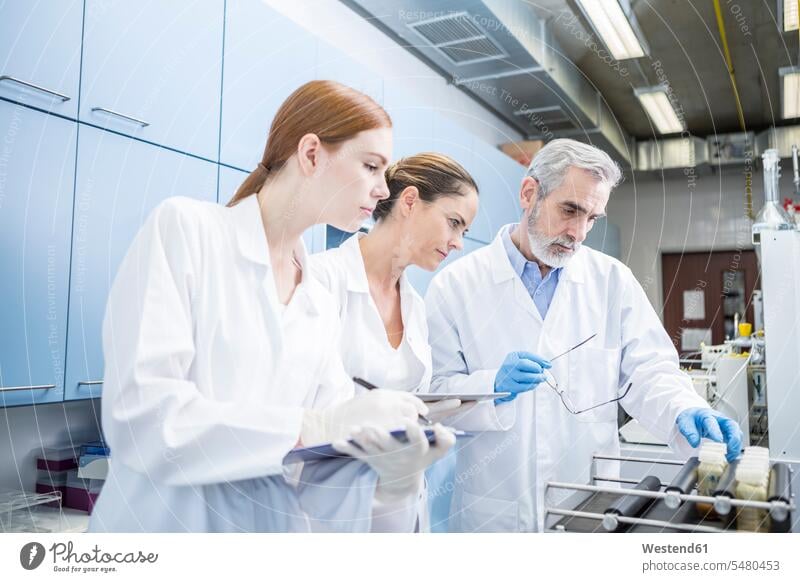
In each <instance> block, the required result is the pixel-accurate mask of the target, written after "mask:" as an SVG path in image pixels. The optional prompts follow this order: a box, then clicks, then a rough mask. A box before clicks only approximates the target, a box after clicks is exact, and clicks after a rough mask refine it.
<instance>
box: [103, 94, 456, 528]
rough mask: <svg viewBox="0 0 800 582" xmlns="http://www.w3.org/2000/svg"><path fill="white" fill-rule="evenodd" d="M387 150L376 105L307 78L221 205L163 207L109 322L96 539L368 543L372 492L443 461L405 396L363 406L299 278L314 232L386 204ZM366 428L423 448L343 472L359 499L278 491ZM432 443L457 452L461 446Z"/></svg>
mask: <svg viewBox="0 0 800 582" xmlns="http://www.w3.org/2000/svg"><path fill="white" fill-rule="evenodd" d="M391 141H392V140H391V121H390V119H389V116H388V115H387V114H386V112H385V111H384V110H383V109H382V108H381V107H380V106H379V105H378V104H377V103H375V102H374V101H373V100H372V99H370V98H369V97H367V96H365V95H363V94H361V93H359V92H357V91H355V90H353V89H350V88H348V87H345V86H343V85H340V84H338V83H334V82H330V81H313V82H310V83H307V84H305V85H303V86H302V87H300V88H299V89H297V90H296V91H295V92H294V93H293V94H292V95H291V96H290V97H289V98H288V99H287V100H286V101H285V102H284V103H283V105H282V106H281V107H280V109H279V110H278V112H277V114H276V116H275V118H274V120H273V122H272V125H271V128H270V132H269V137H268V141H267V145H266V149H265V151H264V156H263V158H262V161H261V163H260V164H259V165H258V168H257V169H256V170H255V171H254V172H253V173H251V174H250V176H249V177H248V178H247V179H246V180H245V182H244V184H242V186H241V187H240V188H239V190H238V191H237V192H236V195H235V196H234V198H233V199H232V200H231V202H230V203H229V204H228V206H227V207H223V206H219V205H216V204H210V203H204V202H198V201H195V200H192V199H188V198H171V199H169V200H167V201H165V202H164V203H162V204H161V205H160V206H159V207H158V208H156V209H155V210H154V211H153V213H152V214H151V215H150V217H149V218H148V220H147V221H146V223H145V225H144V226H143V227H142V229H141V231H140V232H139V234H138V235H137V237H136V239H135V240H134V242H133V244H132V246H131V248H130V250H129V251H128V254H127V256H126V257H125V259H124V261H123V262H122V264H121V266H120V269H119V272H118V274H117V277H116V280H115V282H114V285H113V286H112V289H111V293H110V295H109V300H108V307H107V310H106V317H105V320H104V324H103V348H104V353H105V358H106V360H105V364H106V367H105V370H106V373H105V385H104V393H103V399H102V412H103V431H104V434H105V438H106V440H107V441H108V443H109V445H110V447H111V450H112V462H111V467H110V471H109V475H108V479H107V480H106V484H105V487H104V488H103V491H102V492H101V494H100V497H99V499H98V502H97V504H96V506H95V508H94V512H93V514H92V518H91V523H90V529H91V530H93V531H242V530H244V531H251V530H255V531H293V530H305V529H308V527H309V524H311V525H312V527H313V526H314V525H315V524H320V525H321V522H319V521H315V520H314V518H315V517H318V516H319V515H322V516H324V517H325V518H326V522H325V524H324V526H323V527H325V528H326V529H351V530H352V529H356V530H359V529H360V530H364V529H369V526H370V519H371V506H372V502H373V496H378V495H381V496H383V495H387V496H389V497H392V496H396V497H398V498H400V497H404V496H410V495H411V496H413V495H416V490H413V491H412V490H410V489H409V486H408V485H407V484H406V483H407V481H408V479H405V478H406V476H407V475H406V473H408V472H409V471H412V470H416V464H423V465H427V464H428V463H430V462H431V461H432V460H433V459H435V458H438V456H440V455H441V454H443V453H441V452H440V450H439V447H431V448H430V449H429V448H428V447H427V441H425V446H424V447H423V446H422V445H419V444H418V442H419V441H420V440H424V434H423V433H422V431H421V430H420V429H419V427H418V426H417V418H418V414H420V413H422V414H424V413H426V412H427V407H425V405H424V404H423V403H422V402H421V401H420V400H419V399H418V398H415V397H413V396H411V395H410V394H403V395H402V396H403V398H400V397H399V396H401V395H400V394H398V393H393V392H390V391H377V392H374V393H367V394H359V395H356V396H354V390H353V385H352V383H351V382H350V380H349V378H348V377H347V376H346V375H345V373H344V371H343V368H342V364H341V360H340V358H339V356H338V351H337V350H335V349H331V345H333V344H334V343H335V341H336V340H337V337H338V334H337V331H338V317H337V311H336V306H335V303H334V301H333V298H332V297H331V296H330V293H329V292H327V291H326V290H325V289H324V288H322V287H321V286H320V285H319V283H318V282H316V281H315V280H314V279H313V278H311V277H308V276H306V275H307V268H306V251H305V248H304V246H303V243H302V239H301V235H302V233H303V231H305V230H306V229H307V228H309V227H310V226H312V225H314V224H317V223H328V224H332V225H334V226H336V227H338V228H340V229H344V230H355V229H357V228H358V227H359V225H360V224H361V222H362V221H363V220H364V219H365V218H366V217H367V216H368V214H369V213H370V212H372V210H373V208H374V207H375V205H376V204H377V203H378V202H379V201H380V200H383V199H385V198H386V197H387V196H389V192H388V190H387V188H386V184H385V181H384V178H383V170H384V169H385V167H386V166H387V164H388V160H389V159H390V158H391V154H392V152H391ZM367 421H369V422H370V423H371V424H373V425H374V426H375V427H376V428H374V429H373V430H374V431H375V433H376V434H378V436H381V437H383V436H386V437H388V429H394V428H397V427H399V426H404V427H407V430H408V432H409V438H410V439H411V441H412V446H405V447H403V448H400V447H397V446H395V445H394V443H397V442H398V441H395V440H394V439H391V437H388V438H389V441H392V442H391V443H389V445H387V446H386V447H384V448H385V450H381V452H382V453H383V454H382V455H380V456H381V457H382V458H381V461H384V460H387V459H388V460H395V461H397V462H395V463H392V464H391V465H390V466H388V467H385V466H383V465H382V464H381V463H380V462H378V463H377V464H373V463H372V461H371V460H370V459H367V461H368V462H369V463H370V464H371V465H372V466H373V468H375V472H372V471H369V468H368V467H366V465H362V464H360V463H352V462H350V463H347V464H343V466H342V467H341V470H339V471H336V473H337V474H338V475H340V476H342V477H343V478H344V482H345V483H347V484H348V485H352V486H350V487H341V486H340V487H319V488H317V487H314V479H315V475H307V474H306V472H305V471H304V474H303V476H302V479H303V480H302V481H301V482H300V484H299V486H297V487H292V486H290V485H288V484H287V482H286V481H285V480H284V476H283V473H284V470H285V469H284V465H283V463H282V461H283V458H284V456H285V455H286V453H287V452H289V451H290V450H291V449H292V448H294V447H295V446H297V445H298V444H299V445H304V446H306V445H313V444H316V443H320V442H327V441H334V440H340V439H343V438H345V437H347V436H348V435H349V434H350V433H351V432H352V429H353V427H354V426H357V425H361V424H363V423H365V422H367ZM437 431H438V432H437V434H441V438H442V439H443V440H442V441H441V447H440V448H441V449H443V450H446V449H447V448H448V445H452V442H453V441H454V439H453V437H452V435H449V434H447V433H446V432H444V431H443V430H442V429H441V428H439V429H437ZM357 442H360V441H357ZM317 465H320V464H317ZM322 465H325V463H323V464H322ZM398 467H400V468H404V471H405V472H399V471H398V470H397V468H398ZM409 467H410V469H409ZM325 471H327V472H328V473H331V472H332V471H331V470H330V465H328V469H324V468H323V469H321V472H325ZM376 474H377V476H378V479H377V484H376V479H375V475H376ZM294 476H295V477H296V475H294ZM317 476H318V475H317ZM404 479H405V480H404ZM404 485H405V486H404ZM309 508H314V509H313V511H310V510H309ZM309 511H310V513H309ZM365 524H366V525H365Z"/></svg>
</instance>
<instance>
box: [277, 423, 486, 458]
mask: <svg viewBox="0 0 800 582" xmlns="http://www.w3.org/2000/svg"><path fill="white" fill-rule="evenodd" d="M390 434H391V435H392V436H393V437H394V438H396V439H397V440H399V441H400V442H403V443H406V442H408V437H407V436H406V431H405V430H403V429H400V430H393V431H392V432H391V433H390ZM453 434H454V435H455V436H456V440H458V439H463V438H470V437H472V436H474V435H473V433H470V432H464V431H463V430H453ZM425 436H426V437H427V439H428V442H429V443H431V444H435V443H436V434H435V433H434V432H433V429H425ZM350 442H351V443H352V442H353V441H350ZM353 444H355V443H353ZM350 458H352V457H350V455H346V454H344V453H340V452H339V451H337V450H336V449H334V448H333V445H332V444H330V443H327V444H323V445H316V446H313V447H300V448H297V449H292V450H291V451H289V453H288V454H287V455H286V456H285V457H284V458H283V464H284V465H291V464H294V463H308V462H311V461H324V460H327V459H350Z"/></svg>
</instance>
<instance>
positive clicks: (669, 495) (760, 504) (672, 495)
mask: <svg viewBox="0 0 800 582" xmlns="http://www.w3.org/2000/svg"><path fill="white" fill-rule="evenodd" d="M597 460H608V461H627V462H634V463H650V464H657V465H678V466H682V465H683V462H682V461H673V460H669V459H653V458H637V457H621V456H612V455H598V454H594V455H592V464H591V482H592V483H595V482H596V481H612V482H620V483H630V482H632V480H628V479H617V478H607V477H598V476H597V475H596V473H595V469H596V463H595V461H597ZM770 462H783V461H782V460H776V459H770ZM550 488H553V489H567V490H572V491H586V492H595V493H620V492H622V493H623V494H624V495H635V496H638V497H649V498H651V499H664V500H666V499H669V500H671V501H678V502H680V503H683V502H686V501H692V502H700V503H708V504H711V505H715V503H716V502H717V501H718V498H717V497H709V496H706V495H695V494H693V493H678V492H675V491H670V492H661V491H637V490H635V489H621V488H619V487H602V486H598V485H580V484H578V483H563V482H559V481H549V482H548V483H547V484H546V485H545V499H547V492H548V490H549V489H550ZM792 497H794V495H792ZM724 501H725V503H726V504H727V505H729V506H730V507H750V508H753V509H765V510H767V511H769V512H770V514H771V515H775V514H776V513H777V514H782V513H785V512H792V511H795V510H796V509H797V506H796V504H795V503H794V501H791V502H790V503H784V502H783V501H747V500H744V499H728V498H725V499H724ZM544 512H545V515H544V519H545V523H547V519H548V517H549V516H551V515H560V516H567V517H581V518H586V519H596V520H598V521H600V522H602V521H603V519H604V518H606V517H607V516H606V515H605V514H602V513H593V512H588V511H576V510H572V509H562V508H559V507H549V506H547V505H545V508H544ZM615 518H616V520H617V521H618V522H619V523H626V524H631V525H637V524H638V525H649V526H653V527H661V528H665V529H674V530H678V531H687V532H707V533H726V532H727V531H728V530H725V529H722V528H717V527H712V526H708V525H695V524H685V523H671V522H668V521H663V520H659V519H647V518H643V517H624V516H615ZM547 531H556V532H558V531H565V530H564V528H563V526H562V527H555V528H547Z"/></svg>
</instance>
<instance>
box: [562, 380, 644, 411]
mask: <svg viewBox="0 0 800 582" xmlns="http://www.w3.org/2000/svg"><path fill="white" fill-rule="evenodd" d="M631 386H633V382H628V385H627V386H626V387H625V392H623V393H622V396H618V397H617V398H612V399H611V400H609V401H608V402H601V403H600V404H595V405H594V406H590V407H589V408H584V409H583V410H577V411H575V412H573V414H583V413H584V412H589V411H590V410H594V409H595V408H599V407H601V406H605V405H606V404H611V403H612V402H618V401H620V400H622V399H623V398H625V397H626V396H627V395H628V392H630V391H631ZM561 401H562V402H563V401H564V399H563V398H562V399H561ZM564 406H566V403H565V404H564ZM567 408H569V407H567Z"/></svg>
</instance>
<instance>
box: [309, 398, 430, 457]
mask: <svg viewBox="0 0 800 582" xmlns="http://www.w3.org/2000/svg"><path fill="white" fill-rule="evenodd" d="M427 412H428V407H427V406H425V403H424V402H422V400H420V399H419V398H417V397H416V396H414V395H413V394H411V393H409V392H400V391H397V390H370V391H369V392H363V393H361V394H358V395H356V396H354V397H353V398H351V399H350V400H346V401H344V402H342V403H340V404H336V405H334V406H330V407H328V408H324V409H318V410H315V409H306V410H305V411H304V413H303V427H302V428H301V430H300V442H301V444H302V446H304V447H309V446H312V445H316V444H320V443H328V442H331V441H336V440H341V439H344V438H347V437H348V436H350V433H351V432H352V431H353V429H355V428H357V427H359V426H362V425H365V424H371V425H373V426H376V427H379V428H381V429H385V430H395V429H399V428H402V427H403V426H405V424H406V423H407V422H414V423H415V424H416V422H417V418H418V417H419V415H420V414H426V413H427Z"/></svg>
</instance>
